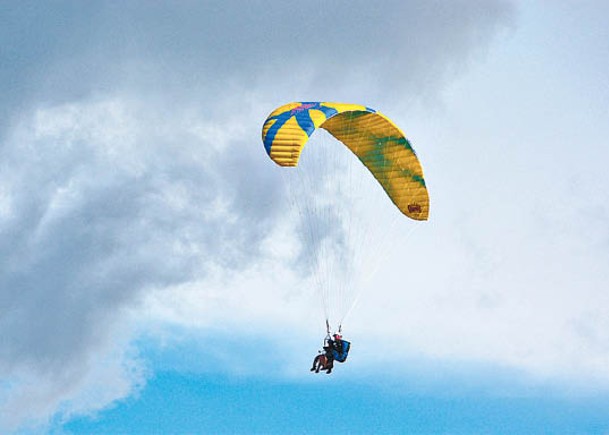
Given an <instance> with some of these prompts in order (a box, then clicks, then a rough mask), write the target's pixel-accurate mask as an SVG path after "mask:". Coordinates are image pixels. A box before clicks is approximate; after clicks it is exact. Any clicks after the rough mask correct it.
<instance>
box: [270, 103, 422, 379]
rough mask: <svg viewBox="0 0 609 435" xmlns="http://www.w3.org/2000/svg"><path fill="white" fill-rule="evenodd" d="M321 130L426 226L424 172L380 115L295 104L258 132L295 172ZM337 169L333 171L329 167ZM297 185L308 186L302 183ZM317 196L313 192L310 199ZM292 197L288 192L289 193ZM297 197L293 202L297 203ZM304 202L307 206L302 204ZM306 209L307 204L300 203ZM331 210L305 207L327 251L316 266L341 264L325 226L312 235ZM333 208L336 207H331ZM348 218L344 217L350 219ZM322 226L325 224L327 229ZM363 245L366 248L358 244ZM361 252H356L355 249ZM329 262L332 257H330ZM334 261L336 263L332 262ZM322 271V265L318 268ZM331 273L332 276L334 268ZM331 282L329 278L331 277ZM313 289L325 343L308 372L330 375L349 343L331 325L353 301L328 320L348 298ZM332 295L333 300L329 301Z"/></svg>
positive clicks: (322, 283)
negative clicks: (333, 306) (319, 298)
mask: <svg viewBox="0 0 609 435" xmlns="http://www.w3.org/2000/svg"><path fill="white" fill-rule="evenodd" d="M319 128H321V129H324V130H326V131H327V132H328V133H329V134H330V135H331V136H332V137H333V140H334V142H338V143H341V144H342V145H344V146H345V147H347V148H348V150H349V151H350V152H351V153H352V154H354V155H355V156H356V157H357V159H358V160H359V161H360V162H361V163H362V164H363V165H364V166H365V167H366V169H367V170H368V171H369V172H370V173H371V174H372V176H373V177H374V179H375V180H376V182H377V183H378V184H379V185H380V186H381V187H382V188H383V190H384V191H385V193H386V196H387V197H388V198H389V199H390V200H391V201H392V202H393V204H395V206H396V207H397V209H398V210H399V211H400V212H401V213H402V214H403V215H405V216H407V217H408V218H410V219H413V220H415V221H425V220H427V219H428V217H429V196H428V192H427V187H426V185H425V179H424V176H423V169H422V167H421V164H420V162H419V159H418V158H417V155H416V154H415V152H414V149H413V148H412V146H411V144H410V142H409V141H408V139H406V136H405V135H404V133H403V132H402V131H401V130H400V129H399V128H398V127H397V126H396V125H395V124H394V123H393V121H391V120H390V119H389V118H387V117H386V116H385V115H383V114H381V113H380V112H378V111H376V110H374V109H372V108H370V107H367V106H362V105H357V104H344V103H329V102H294V103H289V104H286V105H283V106H281V107H279V108H277V109H275V110H274V111H273V112H272V113H271V114H270V115H269V116H268V118H267V119H266V121H265V122H264V125H263V127H262V141H263V143H264V147H265V150H266V152H267V154H268V156H269V157H270V158H271V159H272V160H273V161H274V162H275V163H276V164H278V165H279V166H284V167H296V166H298V164H299V161H300V157H301V153H302V151H303V148H304V146H305V145H306V144H307V142H308V141H309V139H310V138H311V136H312V134H313V133H314V132H315V131H316V130H317V129H319ZM335 167H337V165H335V166H334V168H335ZM301 184H307V183H306V182H303V183H301ZM315 193H316V192H312V194H315ZM289 194H291V193H289ZM294 196H296V198H295V200H296V202H297V201H298V200H299V198H298V195H297V194H294ZM304 201H310V199H305V200H304ZM305 207H309V204H307V203H305ZM332 207H335V204H330V205H328V204H326V205H324V207H317V208H314V207H313V208H312V207H309V209H308V212H307V213H302V215H305V214H307V215H310V217H309V219H310V220H311V222H310V223H309V225H308V227H309V231H310V233H311V237H312V239H315V240H314V241H315V242H316V243H318V244H319V245H320V246H321V247H322V248H324V249H321V248H320V249H319V250H318V251H319V252H327V253H328V258H325V259H324V258H322V259H321V260H319V261H320V262H322V263H323V262H324V261H326V262H331V261H334V262H335V263H340V262H341V261H343V257H340V256H338V255H337V254H336V252H335V251H337V250H338V248H337V247H336V246H335V245H334V246H330V247H324V246H323V245H324V241H325V238H326V237H327V236H326V234H325V233H324V232H323V231H326V229H325V228H324V227H320V228H321V229H319V230H317V229H316V228H315V226H314V224H315V223H316V221H319V220H320V218H321V217H322V216H315V214H316V213H317V214H321V212H320V211H318V210H322V212H324V213H326V211H325V210H327V209H329V208H332ZM335 208H336V207H335ZM350 219H351V216H349V219H348V220H350ZM326 226H327V225H326ZM358 233H365V231H349V234H350V235H357V234H358ZM362 246H364V247H366V248H367V246H365V245H364V244H363V243H362ZM360 250H361V248H360ZM330 257H332V258H330ZM337 258H338V259H337ZM318 268H319V269H322V268H323V264H321V265H319V266H318ZM330 269H332V272H331V274H335V270H336V268H330ZM331 278H332V279H333V278H334V277H333V276H332V277H331ZM318 286H319V287H320V293H321V294H322V295H323V297H324V307H325V310H326V326H327V334H328V335H327V337H326V340H325V341H324V351H323V352H322V353H320V355H318V356H317V357H316V359H315V361H314V364H313V368H312V371H316V372H317V371H319V370H320V369H324V367H325V370H326V371H327V373H330V372H331V371H332V367H333V363H334V361H338V362H344V361H345V360H346V358H347V355H348V352H349V348H350V343H349V342H347V341H344V340H342V337H340V335H339V339H338V340H337V339H336V336H334V338H335V339H334V340H332V339H331V338H330V337H331V336H330V326H329V325H330V323H329V322H330V321H337V324H338V331H339V333H340V331H341V329H342V322H343V320H344V318H345V316H346V315H347V314H348V313H349V312H350V310H351V309H352V308H353V306H354V304H355V298H351V299H350V300H349V301H345V300H343V301H342V302H340V305H341V310H342V313H340V314H339V315H338V318H337V319H330V318H329V317H330V315H329V312H330V310H329V307H328V306H327V305H329V304H330V301H331V300H334V299H341V298H343V299H344V297H345V294H346V293H347V292H346V291H345V290H344V287H346V286H343V288H342V289H339V290H336V291H335V292H336V295H333V294H331V293H332V292H333V289H332V288H331V287H332V285H330V284H329V279H320V280H319V283H318ZM331 296H336V297H335V298H332V297H331Z"/></svg>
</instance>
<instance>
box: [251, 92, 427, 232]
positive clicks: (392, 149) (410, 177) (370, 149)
mask: <svg viewBox="0 0 609 435" xmlns="http://www.w3.org/2000/svg"><path fill="white" fill-rule="evenodd" d="M318 127H321V128H323V129H325V130H327V131H328V132H329V133H330V134H331V135H332V136H334V137H335V138H336V139H338V140H339V141H340V142H342V143H343V144H344V145H345V146H347V148H349V149H350V150H351V151H352V152H353V153H354V154H355V155H356V156H357V158H358V159H359V160H360V161H361V162H362V163H363V164H364V166H366V168H368V170H369V171H370V172H371V173H372V175H373V176H374V177H375V178H376V180H377V181H378V182H379V183H380V184H381V186H382V187H383V189H384V190H385V192H386V193H387V195H388V196H389V198H390V199H391V200H392V201H393V203H394V204H395V205H396V206H397V207H398V208H399V209H400V211H401V212H402V213H404V214H405V215H406V216H408V217H410V218H412V219H415V220H427V218H428V216H429V196H428V193H427V188H426V186H425V179H424V178H423V169H422V168H421V164H420V163H419V159H418V158H417V156H416V154H415V152H414V150H413V149H412V146H411V145H410V142H409V141H408V139H406V136H405V135H404V133H402V131H401V130H400V129H399V128H398V127H397V126H396V125H395V124H394V123H393V122H392V121H391V120H390V119H389V118H387V117H386V116H385V115H383V114H381V113H380V112H377V111H376V110H374V109H371V108H369V107H366V106H361V105H357V104H343V103H327V102H296V103H289V104H286V105H283V106H281V107H279V108H277V109H275V110H274V111H273V112H272V113H271V114H270V115H269V116H268V118H267V119H266V121H265V122H264V125H263V127H262V142H263V143H264V147H265V149H266V152H267V153H268V155H269V156H270V158H271V159H272V160H273V161H274V162H275V163H277V164H278V165H280V166H296V165H297V164H298V159H299V158H300V154H301V152H302V149H303V148H304V146H305V144H306V143H307V141H308V140H309V137H310V136H311V135H312V134H313V132H314V131H315V129H316V128H318Z"/></svg>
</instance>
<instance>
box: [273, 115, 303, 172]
mask: <svg viewBox="0 0 609 435" xmlns="http://www.w3.org/2000/svg"><path fill="white" fill-rule="evenodd" d="M308 140H309V136H308V135H307V133H306V132H305V131H303V129H302V128H300V126H299V125H298V122H296V119H295V118H291V119H289V120H288V121H287V122H286V123H285V124H284V125H283V126H282V127H281V130H279V134H277V136H276V137H275V140H274V141H273V147H272V148H271V155H270V157H271V159H273V160H274V161H275V162H276V163H278V164H279V165H281V166H296V165H297V164H298V159H299V157H300V152H301V151H302V148H303V147H304V144H305V143H306V142H307V141H308Z"/></svg>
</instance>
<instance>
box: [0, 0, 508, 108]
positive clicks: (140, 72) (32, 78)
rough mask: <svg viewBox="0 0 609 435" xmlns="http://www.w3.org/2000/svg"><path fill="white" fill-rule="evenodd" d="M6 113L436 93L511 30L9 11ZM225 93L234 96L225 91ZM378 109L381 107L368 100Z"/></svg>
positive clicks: (377, 20) (476, 16) (298, 6)
mask: <svg viewBox="0 0 609 435" xmlns="http://www.w3.org/2000/svg"><path fill="white" fill-rule="evenodd" d="M3 9H4V10H3V14H0V16H2V18H1V19H0V20H1V21H0V28H1V29H3V30H0V32H2V33H1V37H2V41H3V46H4V47H5V49H4V50H3V51H2V52H1V54H0V56H1V60H2V63H3V64H6V65H11V68H6V69H3V71H2V76H1V77H0V78H2V83H3V84H4V85H3V89H2V90H3V93H4V94H5V95H6V96H7V98H6V99H4V101H5V102H4V104H3V112H4V113H5V114H7V115H9V114H11V113H13V112H14V110H11V108H14V107H15V106H17V107H22V106H23V105H24V104H26V102H27V101H30V102H32V101H40V100H43V101H44V100H46V101H53V102H55V103H57V102H63V101H70V100H74V99H78V98H82V97H83V96H86V95H90V94H91V93H93V94H94V93H100V92H102V93H103V92H109V91H117V90H118V91H122V92H133V91H137V92H140V93H153V94H155V93H159V92H160V93H164V94H167V92H169V91H171V92H172V93H175V94H176V95H182V96H192V95H199V96H200V95H201V94H203V95H214V96H218V95H223V94H226V93H230V92H231V91H234V90H235V88H237V89H239V91H241V92H245V91H248V92H251V91H253V90H254V91H255V90H258V89H263V90H265V92H266V93H267V95H269V96H270V97H271V98H273V99H279V101H284V100H286V99H287V100H293V99H296V100H298V99H302V98H304V97H305V96H311V97H313V96H316V97H317V98H322V97H328V96H331V97H334V99H344V100H349V101H350V100H354V99H357V100H361V101H362V102H368V103H372V102H374V100H376V99H378V98H379V97H392V96H393V97H397V96H401V97H402V98H410V97H411V95H408V94H406V93H408V92H413V91H414V93H415V94H419V93H421V92H429V93H430V92H432V88H433V86H434V85H436V84H437V83H438V82H439V81H440V80H441V79H443V78H445V77H448V75H449V74H452V73H453V72H454V71H455V70H458V69H459V68H460V66H461V65H463V63H464V61H467V59H469V57H470V56H471V54H472V53H474V52H476V51H477V50H478V49H479V48H480V47H484V46H485V45H486V44H487V43H488V40H489V39H490V38H491V37H492V35H493V33H494V32H495V31H496V29H497V28H498V27H501V26H505V25H506V23H509V20H510V19H511V17H512V15H513V11H512V8H511V7H510V4H509V3H507V2H504V1H496V2H477V1H475V2H472V1H458V2H436V1H432V2H429V1H427V2H399V1H384V2H368V1H363V0H355V1H336V2H324V1H321V0H317V1H311V2H298V3H294V2H284V1H272V2H268V1H225V2H217V1H205V2H185V3H182V4H181V6H180V7H175V5H174V4H173V3H166V2H147V1H130V2H104V3H82V2H69V1H67V2H49V3H45V4H44V5H41V4H39V3H38V2H19V3H5V4H4V6H3ZM227 86H228V88H227ZM370 100H372V101H370Z"/></svg>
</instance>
